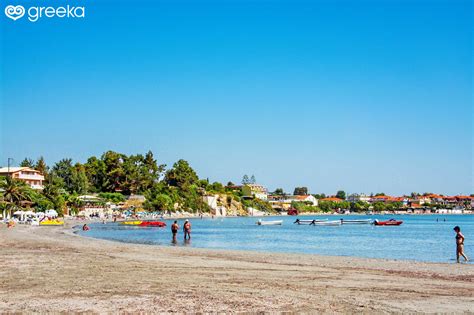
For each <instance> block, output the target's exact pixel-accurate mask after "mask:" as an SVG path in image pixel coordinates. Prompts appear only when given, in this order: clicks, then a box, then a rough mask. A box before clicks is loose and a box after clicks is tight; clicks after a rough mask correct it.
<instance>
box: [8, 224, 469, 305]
mask: <svg viewBox="0 0 474 315" xmlns="http://www.w3.org/2000/svg"><path fill="white" fill-rule="evenodd" d="M71 224H72V223H68V224H67V225H66V226H65V227H27V226H17V227H15V228H13V229H10V230H8V229H6V227H5V225H0V243H1V244H0V266H1V267H0V281H1V283H0V311H1V312H71V311H75V312H96V313H106V312H109V313H110V312H261V311H267V312H281V311H285V312H304V313H309V312H331V313H334V312H342V313H348V312H351V313H353V312H363V313H380V312H431V313H432V312H455V313H460V312H468V313H469V312H471V313H472V312H474V266H473V265H468V264H434V263H419V262H407V261H391V260H378V259H361V258H347V257H327V256H316V255H289V254H265V253H255V252H239V251H218V250H205V249H195V248H189V247H188V248H182V247H180V248H178V247H176V248H173V247H160V246H148V245H135V244H123V243H116V242H109V241H104V240H96V239H90V238H85V237H80V236H76V235H73V234H72V233H71Z"/></svg>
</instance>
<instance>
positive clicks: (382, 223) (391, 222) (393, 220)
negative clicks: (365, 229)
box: [374, 219, 403, 226]
mask: <svg viewBox="0 0 474 315" xmlns="http://www.w3.org/2000/svg"><path fill="white" fill-rule="evenodd" d="M402 223H403V221H397V220H395V219H390V220H387V221H379V220H377V219H375V220H374V225H386V226H395V225H400V224H402Z"/></svg>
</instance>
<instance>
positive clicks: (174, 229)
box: [171, 221, 179, 241]
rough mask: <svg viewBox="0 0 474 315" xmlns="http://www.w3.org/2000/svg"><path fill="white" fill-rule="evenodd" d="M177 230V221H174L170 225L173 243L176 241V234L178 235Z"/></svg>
mask: <svg viewBox="0 0 474 315" xmlns="http://www.w3.org/2000/svg"><path fill="white" fill-rule="evenodd" d="M178 230H179V225H178V221H174V222H173V224H171V233H173V241H176V234H178Z"/></svg>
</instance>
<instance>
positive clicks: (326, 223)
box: [310, 220, 342, 226]
mask: <svg viewBox="0 0 474 315" xmlns="http://www.w3.org/2000/svg"><path fill="white" fill-rule="evenodd" d="M341 224H342V222H341V220H335V221H320V222H312V223H310V225H314V226H316V225H318V226H338V225H341Z"/></svg>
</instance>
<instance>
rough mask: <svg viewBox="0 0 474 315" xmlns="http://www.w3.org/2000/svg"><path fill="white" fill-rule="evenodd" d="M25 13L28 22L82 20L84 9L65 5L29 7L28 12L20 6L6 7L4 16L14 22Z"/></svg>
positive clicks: (84, 13)
mask: <svg viewBox="0 0 474 315" xmlns="http://www.w3.org/2000/svg"><path fill="white" fill-rule="evenodd" d="M25 13H27V16H28V20H29V21H30V22H36V21H38V20H39V19H41V18H54V17H56V18H84V17H85V15H86V8H85V7H75V6H71V5H67V6H65V7H30V8H28V10H26V9H25V7H23V6H22V5H17V6H14V5H8V6H6V7H5V15H6V16H7V17H8V18H10V19H12V20H13V21H16V20H18V19H20V18H22V17H23V16H24V15H25Z"/></svg>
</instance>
